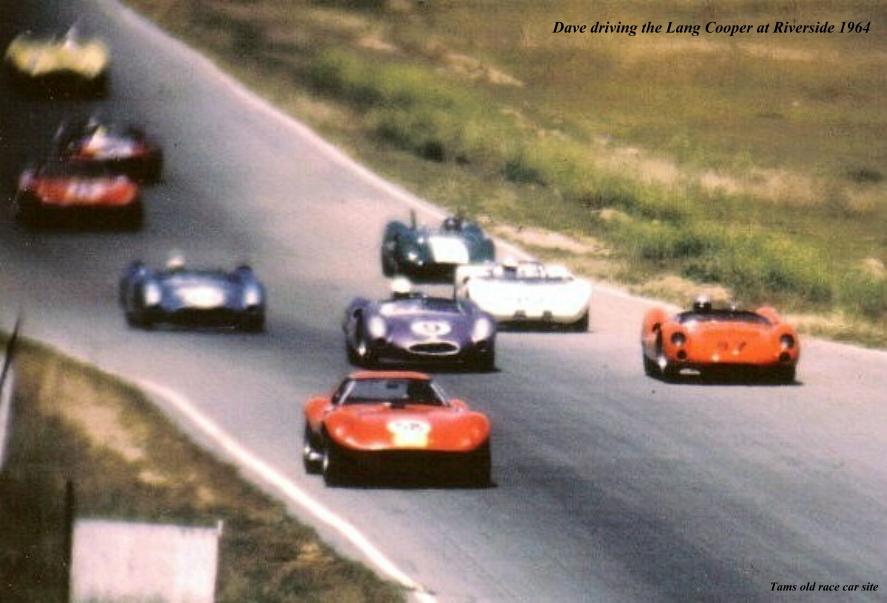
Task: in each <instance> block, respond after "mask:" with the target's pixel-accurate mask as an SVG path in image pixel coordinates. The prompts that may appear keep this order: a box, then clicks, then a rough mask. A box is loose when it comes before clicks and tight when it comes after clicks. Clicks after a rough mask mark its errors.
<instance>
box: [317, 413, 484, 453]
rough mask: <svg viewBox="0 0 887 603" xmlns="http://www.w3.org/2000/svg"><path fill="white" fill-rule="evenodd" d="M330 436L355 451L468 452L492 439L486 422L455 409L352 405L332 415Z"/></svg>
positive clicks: (328, 423)
mask: <svg viewBox="0 0 887 603" xmlns="http://www.w3.org/2000/svg"><path fill="white" fill-rule="evenodd" d="M324 423H325V426H326V429H327V433H329V435H330V437H331V438H333V439H334V440H335V441H336V442H337V443H338V444H339V445H340V446H344V447H346V448H351V449H355V450H364V451H381V450H424V451H429V452H433V451H436V452H469V451H471V450H474V449H475V448H477V447H478V446H480V445H481V444H483V443H484V442H486V441H487V439H488V438H489V432H490V426H489V421H488V420H487V418H486V417H485V416H484V415H482V414H480V413H477V412H472V411H469V410H464V409H461V408H456V407H452V406H426V405H419V404H416V405H407V406H405V407H396V406H394V407H392V406H391V405H389V404H351V405H344V406H341V407H339V408H337V409H335V410H334V411H332V412H331V413H330V414H329V415H328V416H327V418H326V420H325V422H324Z"/></svg>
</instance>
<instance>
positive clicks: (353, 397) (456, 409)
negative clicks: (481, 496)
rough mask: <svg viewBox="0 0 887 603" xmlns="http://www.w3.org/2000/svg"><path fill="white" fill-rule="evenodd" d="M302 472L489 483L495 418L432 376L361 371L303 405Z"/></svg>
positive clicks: (329, 477) (335, 478)
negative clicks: (451, 392) (450, 393)
mask: <svg viewBox="0 0 887 603" xmlns="http://www.w3.org/2000/svg"><path fill="white" fill-rule="evenodd" d="M302 458H303V463H304V466H305V471H306V472H308V473H322V474H323V479H324V482H325V483H326V484H327V485H342V484H344V483H346V482H348V481H350V480H353V479H355V478H357V477H358V476H360V475H365V474H368V473H374V474H376V475H391V476H404V475H408V476H410V477H413V478H428V477H434V478H436V479H443V480H447V481H449V480H452V479H453V478H455V479H456V480H457V481H459V482H465V483H469V484H472V485H480V486H482V485H486V484H489V482H490V422H489V420H488V419H487V417H486V416H485V415H483V414H481V413H479V412H474V411H472V410H469V408H468V405H467V404H465V402H462V401H461V400H455V399H450V398H447V396H446V395H445V394H444V393H443V391H442V390H441V389H440V387H439V386H438V385H437V384H435V383H433V382H432V380H431V377H429V376H428V375H425V374H423V373H414V372H408V371H378V372H357V373H353V374H351V375H349V376H348V377H346V378H345V380H344V381H342V383H341V384H340V385H339V387H337V388H336V390H335V391H334V392H333V393H332V395H328V396H318V397H314V398H311V399H310V400H308V402H307V403H306V404H305V441H304V448H303V452H302Z"/></svg>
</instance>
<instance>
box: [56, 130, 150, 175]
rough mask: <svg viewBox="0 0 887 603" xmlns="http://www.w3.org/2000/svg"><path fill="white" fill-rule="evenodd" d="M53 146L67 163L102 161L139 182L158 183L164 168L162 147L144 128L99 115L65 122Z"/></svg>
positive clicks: (112, 171)
mask: <svg viewBox="0 0 887 603" xmlns="http://www.w3.org/2000/svg"><path fill="white" fill-rule="evenodd" d="M53 145H54V153H55V154H56V155H57V156H58V157H59V158H61V159H63V160H65V161H67V162H72V163H80V162H83V163H95V164H100V165H102V166H104V167H105V168H107V169H108V171H109V172H111V173H112V174H123V175H125V176H129V177H130V178H131V179H133V180H136V181H138V182H145V183H150V182H157V181H158V180H160V175H161V172H162V170H163V151H162V149H161V148H160V146H159V145H158V144H157V143H156V142H154V141H152V140H151V139H150V138H148V137H147V136H146V135H145V132H144V131H143V130H142V129H141V128H138V127H135V126H129V125H121V124H115V123H110V122H103V121H101V120H100V119H98V118H97V117H90V118H89V119H86V120H76V119H75V120H69V121H65V122H63V123H62V125H61V126H59V129H58V132H56V135H55V140H54V141H53Z"/></svg>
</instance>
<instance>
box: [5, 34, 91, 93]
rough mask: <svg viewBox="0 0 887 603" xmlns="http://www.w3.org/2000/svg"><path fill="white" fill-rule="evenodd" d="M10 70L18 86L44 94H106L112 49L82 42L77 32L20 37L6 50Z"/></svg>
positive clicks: (6, 60) (89, 42) (83, 40)
mask: <svg viewBox="0 0 887 603" xmlns="http://www.w3.org/2000/svg"><path fill="white" fill-rule="evenodd" d="M5 62H6V67H7V69H8V70H9V72H10V74H11V75H12V77H13V79H14V80H16V83H18V84H19V85H21V86H23V87H31V88H35V89H37V90H38V91H42V92H52V91H56V89H66V90H71V91H78V92H86V93H94V94H104V93H105V91H106V89H107V79H108V63H109V56H108V47H107V46H105V44H104V43H103V42H101V41H100V40H97V39H81V38H80V37H79V36H78V35H77V33H76V31H74V30H73V29H72V30H70V31H68V32H67V33H65V34H64V35H63V36H56V37H37V36H32V35H31V34H21V35H19V36H17V37H16V38H15V39H14V40H13V41H12V43H10V45H9V48H7V49H6V56H5Z"/></svg>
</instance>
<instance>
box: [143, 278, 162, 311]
mask: <svg viewBox="0 0 887 603" xmlns="http://www.w3.org/2000/svg"><path fill="white" fill-rule="evenodd" d="M162 299H163V290H161V289H160V285H158V284H157V283H148V284H146V285H145V305H146V306H156V305H157V304H159V303H160V301H161V300H162Z"/></svg>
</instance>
